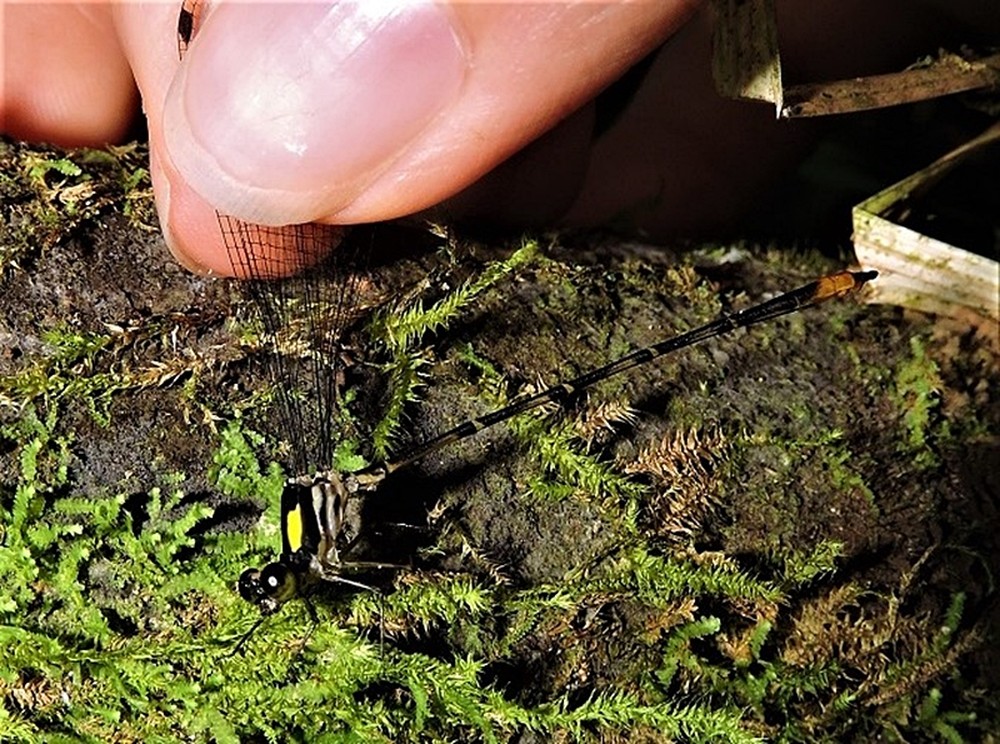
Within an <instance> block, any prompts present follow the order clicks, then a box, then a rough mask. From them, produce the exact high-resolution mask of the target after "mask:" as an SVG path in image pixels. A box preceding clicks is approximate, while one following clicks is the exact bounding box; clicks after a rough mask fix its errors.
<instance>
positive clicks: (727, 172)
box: [2, 0, 926, 273]
mask: <svg viewBox="0 0 1000 744" xmlns="http://www.w3.org/2000/svg"><path fill="white" fill-rule="evenodd" d="M696 5H697V2H696V0H670V1H668V0H662V1H660V2H646V3H636V4H624V3H618V4H615V3H602V4H595V3H580V4H572V3H551V4H550V3H530V4H518V3H508V4H503V3H501V4H478V3H460V2H454V3H450V4H449V3H443V4H428V3H418V2H405V0H401V2H399V3H397V4H396V5H391V4H387V3H360V2H359V3H354V4H350V5H346V4H340V5H330V4H316V3H306V4H295V5H281V4H275V5H261V4H243V3H225V2H221V3H210V0H201V3H200V5H199V6H198V7H199V10H200V19H199V24H198V27H197V29H196V35H195V39H194V41H193V43H192V45H191V47H190V49H189V51H188V53H187V54H186V55H185V58H184V60H183V61H181V60H180V59H179V58H178V52H177V16H178V11H179V9H180V7H179V5H176V6H175V5H174V4H173V3H156V4H138V3H125V4H115V5H102V4H84V5H72V4H66V5H33V6H23V5H7V6H5V9H6V18H5V21H4V36H5V41H6V44H7V47H8V53H7V54H6V55H5V56H6V59H7V61H8V64H7V70H6V81H7V91H6V92H5V94H4V98H3V103H4V105H3V111H2V113H3V114H4V118H5V123H4V129H5V131H8V132H12V133H14V134H16V135H18V136H22V137H27V138H31V139H48V140H51V141H57V142H63V143H70V144H82V143H87V144H94V143H101V142H104V141H110V140H114V139H117V138H119V137H121V136H122V134H123V133H124V132H125V130H126V129H127V126H128V123H129V121H130V120H131V117H132V115H133V111H134V105H135V94H134V87H133V82H132V75H134V78H135V81H136V82H137V84H138V86H139V89H140V90H141V91H142V97H143V104H144V108H145V112H146V115H147V117H148V120H149V136H150V146H151V158H152V168H151V170H152V173H153V180H154V188H155V190H156V198H157V205H158V208H159V210H160V214H161V221H162V223H163V226H164V232H165V235H166V236H167V240H168V244H169V245H170V246H171V249H172V250H173V251H174V252H175V254H176V255H177V256H178V258H179V259H180V260H181V261H182V262H184V263H185V264H186V265H188V266H191V267H193V268H197V269H201V270H210V271H216V272H219V273H228V272H229V263H228V259H227V258H226V254H225V250H224V247H223V246H222V244H221V238H220V236H219V232H218V228H217V225H216V222H215V217H214V209H215V208H218V209H219V210H221V211H223V212H226V213H230V214H234V215H236V216H238V217H241V218H243V219H246V220H248V221H252V222H264V223H274V224H282V223H293V222H303V221H310V220H318V221H326V222H336V223H351V222H362V221H374V220H379V219H388V218H392V217H396V216H400V215H403V214H409V213H412V212H415V211H418V210H421V209H424V208H427V207H430V206H432V205H435V204H439V203H441V202H442V201H445V200H447V201H446V207H448V208H449V209H450V211H451V212H452V213H453V214H474V215H483V216H485V217H487V218H492V219H507V220H516V221H518V222H521V223H526V224H532V223H534V224H538V223H548V224H552V223H553V222H555V221H557V220H558V221H561V222H563V223H569V224H593V223H599V222H605V221H609V220H612V219H619V220H620V219H624V220H625V221H626V222H630V223H631V224H633V225H634V226H635V227H637V228H640V229H644V230H646V231H647V232H651V233H654V234H665V233H670V232H674V233H676V232H687V231H697V230H704V229H705V227H706V226H707V225H716V226H717V225H720V224H725V222H726V221H727V220H731V219H733V218H735V217H736V216H738V215H740V214H742V213H743V212H744V211H746V209H748V208H749V207H750V206H751V205H752V204H753V201H754V197H755V196H756V195H757V194H758V193H759V192H760V190H761V186H762V185H763V184H766V183H767V181H768V180H769V179H770V178H771V177H772V176H773V174H774V173H775V172H778V171H780V170H781V169H782V168H783V167H784V166H786V165H787V164H788V163H790V162H793V161H794V159H795V158H796V157H797V156H798V154H799V153H800V152H801V149H802V147H803V146H804V143H805V142H806V141H807V139H808V138H807V137H806V136H804V134H805V133H803V132H801V131H800V130H801V127H795V126H790V125H789V124H788V123H781V124H776V123H775V122H773V121H772V114H771V112H770V110H768V109H767V108H766V107H762V106H755V105H753V104H746V103H738V102H730V101H723V100H722V99H719V98H718V97H717V96H715V94H714V92H713V91H712V86H711V81H710V78H709V61H708V59H709V51H708V50H709V45H708V25H709V24H708V19H707V17H706V14H700V15H699V16H698V18H697V20H696V21H695V22H692V23H689V24H688V25H687V26H686V27H685V28H684V29H683V31H681V33H679V34H677V36H676V37H675V38H673V39H672V41H671V43H670V44H669V45H667V47H666V48H665V49H664V50H663V51H662V52H661V53H660V54H659V55H658V56H657V58H656V60H655V63H654V64H653V66H652V68H651V69H650V71H649V73H648V74H647V75H646V79H645V82H644V85H643V86H642V88H640V90H639V91H638V92H637V93H636V95H635V96H634V98H633V105H632V107H631V108H630V109H629V110H628V111H627V112H625V114H624V115H623V116H622V117H621V118H620V121H619V122H618V124H617V125H616V126H615V127H614V128H613V129H612V130H611V131H609V132H608V133H607V134H606V135H604V136H602V137H601V138H600V139H599V140H596V141H595V140H594V139H593V137H592V132H593V121H594V109H593V106H586V105H584V104H585V103H586V102H587V101H588V100H590V99H592V98H593V96H594V95H595V94H596V93H597V92H598V91H599V90H601V89H602V88H603V87H604V86H605V85H607V84H608V83H609V82H611V81H612V80H614V79H615V78H616V77H617V76H618V75H620V74H621V73H622V72H623V71H624V70H625V69H627V68H628V67H629V65H631V64H632V63H634V62H635V61H637V60H638V59H640V58H642V57H643V55H645V54H646V53H647V52H649V51H650V50H651V49H653V48H655V47H656V46H657V45H658V44H660V43H661V42H662V41H663V40H665V39H667V38H669V37H671V36H672V35H673V34H674V33H675V32H676V31H677V29H678V28H680V27H681V26H682V25H683V24H684V23H685V22H686V21H687V20H688V19H689V18H690V16H691V14H692V13H694V12H695V10H696V8H695V6H696ZM805 5H806V6H808V10H807V11H805V12H799V13H797V14H796V12H795V8H796V7H801V6H800V5H797V4H795V3H792V2H789V3H788V4H787V6H788V7H787V8H782V9H779V10H783V11H788V12H783V13H782V15H781V22H782V29H783V30H784V29H786V28H790V29H791V31H790V33H788V34H783V38H782V43H783V49H782V51H783V54H785V53H786V51H787V53H788V54H787V56H788V57H789V58H794V56H795V55H796V54H798V55H799V56H801V57H803V58H804V59H807V60H808V59H809V55H808V54H805V53H804V52H803V50H814V54H813V55H812V58H813V62H812V66H813V68H814V69H815V71H816V72H818V73H819V74H827V75H828V76H829V75H836V74H838V73H839V74H845V73H846V74H852V71H853V69H854V68H859V67H862V68H863V66H865V65H870V64H871V63H872V62H873V60H874V61H875V62H878V61H884V60H885V59H894V58H895V57H898V56H900V54H907V53H909V52H908V51H903V50H908V49H909V48H910V47H912V46H913V45H914V43H915V41H916V40H917V39H918V38H919V36H920V29H921V28H923V27H925V26H926V24H920V23H910V24H908V25H905V26H902V27H901V26H899V24H898V23H896V21H898V18H897V16H899V15H900V14H901V13H903V12H907V9H909V11H910V12H911V16H912V15H913V13H912V7H911V6H910V4H909V3H907V2H895V1H893V2H885V3H881V4H879V5H878V6H877V7H872V6H871V5H870V4H868V3H862V2H860V0H837V1H834V0H816V1H815V2H810V3H807V4H805ZM862 12H863V13H865V14H866V17H867V20H866V22H865V23H864V24H861V25H860V26H858V25H857V24H852V21H851V19H852V18H857V17H858V15H859V14H861V13H862ZM831 19H834V20H833V21H831ZM893 23H895V31H894V35H893V37H892V40H891V41H892V43H891V44H890V43H886V42H885V39H884V35H882V34H881V31H880V30H879V29H881V28H884V27H885V26H886V25H891V24H893ZM866 29H873V31H867V30H866ZM865 34H878V35H879V40H878V43H871V42H872V41H873V39H871V38H867V39H866V38H865ZM845 39H849V40H850V43H849V44H845ZM866 42H867V43H866ZM845 59H848V60H849V61H850V62H851V63H852V64H853V67H852V66H851V65H848V66H847V67H846V69H845V68H844V64H843V63H844V60H845ZM816 60H818V62H817V61H816ZM418 63H419V64H418ZM861 71H864V70H863V69H862V70H861ZM25 101H28V102H29V103H27V104H26V103H25ZM31 101H34V102H35V104H34V105H32V104H31V103H30V102H31ZM581 106H583V108H581ZM553 127H554V128H553ZM546 132H547V133H546ZM540 135H541V138H540V139H537V140H536V138H538V137H539V136H540ZM533 140H535V144H534V145H531V146H530V147H528V148H527V149H526V150H522V151H521V153H520V154H519V155H518V156H517V157H515V158H513V159H512V160H509V161H508V162H507V163H505V164H504V165H503V166H501V167H500V168H497V169H495V170H493V171H492V172H490V171H491V169H494V168H495V166H497V165H498V164H500V163H501V162H503V161H504V160H505V158H507V157H508V156H510V155H511V154H513V153H516V152H518V151H519V150H521V148H524V147H525V146H526V145H528V143H530V142H532V141H533ZM487 173H489V175H488V176H487V177H486V178H485V179H482V177H483V176H484V174H487ZM477 179H482V180H479V181H478V182H476V181H477ZM470 184H474V185H471V187H470ZM463 189H465V190H464V191H463Z"/></svg>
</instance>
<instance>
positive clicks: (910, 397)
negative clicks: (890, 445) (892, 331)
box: [893, 336, 948, 467]
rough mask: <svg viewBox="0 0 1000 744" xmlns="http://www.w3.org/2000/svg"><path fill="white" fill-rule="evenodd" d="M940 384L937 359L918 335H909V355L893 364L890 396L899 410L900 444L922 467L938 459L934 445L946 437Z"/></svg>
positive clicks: (929, 465)
mask: <svg viewBox="0 0 1000 744" xmlns="http://www.w3.org/2000/svg"><path fill="white" fill-rule="evenodd" d="M941 385H942V382H941V376H940V373H939V370H938V365H937V363H936V362H935V361H934V360H933V359H931V358H930V357H929V356H928V355H927V351H926V349H925V348H924V344H923V342H922V341H921V340H920V338H918V337H916V336H914V337H913V338H911V339H910V357H909V358H908V359H905V360H903V361H901V362H900V364H899V365H898V366H897V368H896V373H895V391H894V393H893V400H894V402H895V404H896V406H897V407H898V409H899V410H900V411H901V412H902V425H903V427H904V429H905V432H906V439H905V441H904V443H903V446H904V447H905V448H906V450H907V451H908V452H910V453H912V454H913V456H914V457H915V458H916V461H917V463H918V464H919V465H921V466H924V467H932V466H934V465H935V464H936V463H937V454H936V452H935V449H936V445H937V444H938V441H939V440H942V439H946V438H947V437H948V425H947V422H946V421H944V420H942V419H940V418H939V417H938V411H939V406H940V402H941V400H940V393H939V391H940V389H941Z"/></svg>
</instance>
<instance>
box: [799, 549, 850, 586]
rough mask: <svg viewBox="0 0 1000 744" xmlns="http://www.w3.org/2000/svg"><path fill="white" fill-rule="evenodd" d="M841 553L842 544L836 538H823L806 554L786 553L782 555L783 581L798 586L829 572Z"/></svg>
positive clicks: (842, 550)
mask: <svg viewBox="0 0 1000 744" xmlns="http://www.w3.org/2000/svg"><path fill="white" fill-rule="evenodd" d="M843 554H844V545H843V543H839V542H837V541H836V540H823V541H821V542H820V543H819V544H818V545H817V546H816V547H815V548H814V549H813V551H812V552H811V553H808V554H802V553H798V552H790V553H787V554H785V556H784V559H785V571H784V574H785V581H786V582H788V584H789V585H791V586H800V585H803V584H808V583H810V582H812V581H814V580H815V579H817V578H819V577H821V576H824V575H828V574H831V573H833V572H834V571H835V570H836V568H837V559H838V558H840V557H841V556H842V555H843Z"/></svg>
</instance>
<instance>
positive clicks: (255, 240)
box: [178, 0, 877, 614]
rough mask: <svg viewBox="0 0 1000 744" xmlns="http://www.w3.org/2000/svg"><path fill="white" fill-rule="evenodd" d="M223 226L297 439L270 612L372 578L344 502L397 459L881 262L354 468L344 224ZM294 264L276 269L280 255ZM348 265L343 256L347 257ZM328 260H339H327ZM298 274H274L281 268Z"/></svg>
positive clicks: (781, 311)
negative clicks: (341, 358)
mask: <svg viewBox="0 0 1000 744" xmlns="http://www.w3.org/2000/svg"><path fill="white" fill-rule="evenodd" d="M198 15H199V13H198V3H197V0H186V2H185V3H184V5H183V7H182V9H181V13H180V17H179V19H178V44H179V49H180V50H181V53H182V54H183V52H184V50H185V49H186V48H187V45H188V44H189V43H190V42H191V40H192V38H193V35H194V33H195V32H196V29H197V19H198ZM218 219H219V226H220V229H221V231H222V237H223V239H224V241H225V245H226V250H227V251H228V254H229V258H230V261H231V262H232V264H233V267H234V270H235V271H236V273H237V274H238V275H240V276H242V277H245V281H244V284H243V286H244V287H245V289H246V291H247V294H248V296H249V297H250V298H251V300H252V304H253V306H254V307H255V309H256V311H257V313H258V314H259V316H260V320H261V323H262V326H263V328H264V329H265V334H266V336H267V337H268V339H269V340H270V342H271V343H272V345H273V346H274V347H275V349H274V352H275V353H274V356H273V358H272V364H271V365H270V370H271V377H272V381H273V383H274V385H275V389H276V392H277V396H278V402H279V404H280V405H279V409H280V410H281V411H282V413H283V419H284V422H283V426H284V427H285V428H286V431H284V432H283V434H284V435H285V436H286V437H288V439H289V441H290V443H291V457H290V458H289V459H290V463H291V464H292V465H293V466H294V468H295V475H293V476H291V477H289V478H288V479H287V481H286V482H285V486H284V489H283V492H282V497H281V533H282V550H281V554H280V556H279V557H278V559H277V560H276V561H275V562H273V563H271V564H269V565H267V566H265V567H264V568H263V569H262V570H259V569H256V568H251V569H247V570H246V571H244V572H243V574H242V575H241V576H240V579H239V591H240V594H241V595H242V596H243V597H244V598H245V599H247V600H249V601H251V602H253V603H255V604H256V605H257V606H258V607H259V608H260V609H261V611H262V612H263V613H264V614H269V613H272V612H274V611H275V610H277V608H278V607H280V606H281V605H282V604H283V603H284V602H286V601H287V600H289V599H291V598H293V597H295V596H297V595H299V594H300V593H301V592H302V590H303V588H304V587H305V586H306V585H308V584H311V583H315V582H323V581H325V582H332V583H341V584H348V585H353V586H364V585H362V584H360V583H358V582H355V581H353V580H351V579H349V578H347V577H345V576H344V573H345V572H347V571H349V570H351V569H356V568H361V569H366V568H373V567H378V566H380V565H382V564H378V563H357V562H348V561H344V560H342V558H341V550H342V549H343V545H342V544H341V543H342V542H343V537H344V536H343V530H344V525H345V517H346V513H347V506H348V504H349V502H350V499H351V498H352V497H353V496H354V495H355V494H357V493H359V492H365V491H372V490H374V489H375V488H376V487H377V486H378V484H379V483H381V482H382V481H383V480H384V479H385V478H387V477H389V476H390V475H392V474H393V473H394V472H396V471H397V470H399V469H401V468H404V467H406V466H407V465H410V464H412V463H414V462H416V461H418V460H420V459H421V458H424V457H426V456H427V455H429V454H431V453H433V452H435V451H437V450H439V449H441V448H443V447H447V446H449V445H451V444H453V443H455V442H458V441H460V440H463V439H466V438H468V437H472V436H474V435H476V434H477V433H478V432H480V431H482V430H483V429H486V428H488V427H491V426H494V425H496V424H498V423H500V422H502V421H506V420H508V419H510V418H513V417H514V416H517V415H518V414H521V413H525V412H527V411H530V410H532V409H535V408H538V407H539V406H542V405H544V404H546V403H550V402H554V403H565V402H567V401H569V400H570V399H572V398H573V397H574V396H575V395H576V394H578V393H579V392H580V391H582V390H585V389H587V388H589V387H591V386H592V385H594V384H596V383H598V382H601V381H603V380H606V379H608V378H610V377H612V376H614V375H617V374H619V373H622V372H625V371H627V370H630V369H632V368H634V367H637V366H639V365H641V364H646V363H648V362H651V361H653V360H654V359H657V358H658V357H661V356H663V355H665V354H669V353H671V352H674V351H678V350H680V349H683V348H685V347H688V346H692V345H694V344H697V343H700V342H702V341H706V340H708V339H711V338H716V337H718V336H722V335H724V334H727V333H730V332H732V331H735V330H736V329H739V328H745V327H747V326H750V325H754V324H757V323H762V322H765V321H768V320H772V319H774V318H778V317H780V316H783V315H787V314H789V313H794V312H797V311H799V310H802V309H804V308H808V307H812V306H814V305H818V304H820V303H823V302H825V301H827V300H831V299H835V298H840V297H844V296H846V295H848V294H850V293H852V292H854V291H856V290H857V289H859V288H860V287H861V286H863V285H864V284H865V283H866V282H868V281H870V280H872V279H874V278H875V277H876V276H877V272H874V271H859V272H853V271H843V272H840V273H837V274H833V275H831V276H827V277H823V278H820V279H818V280H816V281H814V282H810V283H809V284H806V285H805V286H802V287H799V288H798V289H795V290H793V291H791V292H787V293H785V294H782V295H779V296H778V297H775V298H773V299H771V300H768V301H766V302H762V303H760V304H757V305H754V306H752V307H748V308H746V309H744V310H740V311H738V312H735V313H733V314H729V315H723V316H721V317H719V318H718V319H717V320H715V321H712V322H711V323H707V324H705V325H703V326H700V327H698V328H695V329H693V330H691V331H688V332H686V333H682V334H680V335H677V336H674V337H671V338H668V339H665V340H663V341H660V342H659V343H656V344H653V345H652V346H647V347H645V348H641V349H638V350H636V351H633V352H631V353H629V354H626V355H625V356H623V357H621V358H619V359H616V360H614V361H612V362H610V363H609V364H606V365H604V366H602V367H599V368H597V369H594V370H591V371H590V372H587V373H585V374H583V375H580V376H578V377H576V378H574V379H572V380H569V381H567V382H564V383H561V384H559V385H556V386H553V387H551V388H548V389H546V390H543V391H541V392H538V393H534V394H530V395H526V396H524V397H521V398H518V399H516V400H515V401H514V402H513V403H511V404H510V405H508V406H505V407H503V408H501V409H499V410H496V411H494V412H492V413H489V414H487V415H485V416H481V417H479V418H474V419H470V420H468V421H466V422H465V423H462V424H460V425H459V426H456V427H455V428H453V429H450V430H448V431H446V432H444V433H442V434H440V435H439V436H436V437H433V438H431V439H429V440H427V441H426V442H424V443H423V444H421V445H419V446H417V447H415V448H414V449H413V450H411V451H410V452H409V453H408V454H406V455H404V456H402V457H400V458H399V459H395V460H390V461H386V462H380V463H376V464H374V465H371V466H370V467H368V468H365V469H364V470H361V471H359V472H354V473H348V474H346V475H344V474H341V473H339V472H337V471H336V470H334V469H332V462H333V443H334V441H335V439H336V432H335V431H334V428H333V427H334V423H333V422H334V421H335V420H336V408H337V397H336V386H337V366H338V363H337V360H338V349H337V342H338V340H339V335H340V334H341V332H343V330H344V325H345V324H346V323H347V322H348V321H349V319H350V317H351V310H352V303H353V301H354V298H355V292H356V289H357V287H358V283H359V282H360V281H361V279H360V276H361V275H360V274H359V273H357V272H354V273H347V274H343V273H341V272H339V271H338V272H334V273H336V274H337V276H336V277H335V280H334V281H332V282H328V281H327V279H329V274H330V271H327V272H323V271H320V270H319V269H317V268H316V267H314V266H313V264H315V263H316V257H317V256H322V255H324V254H325V253H327V252H328V250H327V249H328V247H329V243H331V242H333V241H334V240H335V239H336V232H337V231H336V228H332V227H328V226H323V225H290V226H286V227H281V228H271V227H264V226H261V225H253V224H249V223H246V222H242V221H240V220H238V219H235V218H232V217H228V216H225V215H219V217H218ZM276 259H277V260H284V261H285V262H286V264H285V265H284V266H281V267H280V269H279V270H278V271H275V264H274V261H275V260H276ZM340 263H341V265H343V262H340ZM323 265H324V266H325V267H326V268H327V269H330V268H331V267H332V266H333V263H331V262H327V263H326V264H323ZM276 273H277V274H281V275H288V276H291V277H293V278H290V279H275V278H274V276H275V274H276ZM296 338H299V339H300V340H301V339H304V340H305V344H304V346H303V348H302V350H301V353H302V355H303V357H304V359H303V366H304V368H305V369H306V370H307V373H306V377H307V378H308V379H309V381H310V384H311V388H312V390H311V392H310V395H309V398H308V399H307V400H303V399H302V398H301V397H299V396H298V395H297V394H296V391H295V390H294V389H293V386H292V385H291V383H292V382H293V381H292V380H289V379H285V378H284V375H285V374H286V373H287V370H286V368H285V366H284V364H283V363H281V362H280V361H279V357H280V354H279V351H280V347H281V346H282V344H283V343H284V342H287V343H288V344H290V345H293V346H294V344H295V339H296ZM306 409H309V410H310V411H311V412H312V413H314V414H315V415H314V416H313V417H312V418H313V419H314V420H315V421H316V422H317V426H316V427H314V428H315V430H314V431H311V432H307V431H306V429H305V428H303V426H302V422H303V421H306V420H308V419H309V418H310V417H309V416H306V415H305V413H306Z"/></svg>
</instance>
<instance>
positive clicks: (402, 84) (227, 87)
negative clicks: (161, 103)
mask: <svg viewBox="0 0 1000 744" xmlns="http://www.w3.org/2000/svg"><path fill="white" fill-rule="evenodd" d="M467 65H468V61H467V59H466V54H465V51H464V49H463V47H462V44H461V42H460V40H459V38H458V36H457V34H456V32H455V29H454V27H453V25H452V22H451V18H450V16H449V15H448V11H447V9H446V8H445V7H442V6H439V5H437V4H436V3H434V2H429V1H427V2H413V1H412V0H396V1H395V2H393V1H384V0H383V1H376V0H364V2H345V3H336V4H332V5H331V4H329V3H302V4H274V5H271V4H267V5H260V4H247V3H233V4H219V5H218V6H217V7H216V10H215V11H214V12H213V13H212V14H211V17H210V18H209V19H207V20H206V22H205V23H204V24H203V28H202V29H200V30H199V31H198V35H197V37H196V38H195V40H194V43H193V44H192V46H191V47H190V49H189V51H188V55H187V57H186V58H185V61H184V64H183V65H182V66H181V68H180V69H179V71H178V77H177V79H176V80H175V83H174V86H173V87H172V88H171V91H170V93H169V95H168V100H167V103H166V109H165V112H164V123H165V128H166V143H167V149H168V151H169V152H170V155H171V159H172V161H173V163H174V165H175V166H176V167H177V168H178V169H179V171H180V172H181V174H182V175H183V176H184V177H185V179H187V181H188V182H189V183H190V184H191V186H192V187H193V188H195V189H196V190H197V191H198V192H199V193H200V194H201V195H202V196H203V197H205V198H206V199H207V200H208V201H210V202H212V203H213V204H215V205H216V206H217V207H219V208H220V209H221V210H223V211H225V212H229V213H232V214H236V215H238V216H240V217H242V218H243V219H248V220H252V221H257V222H274V221H277V222H286V223H287V222H305V221H309V220H311V219H314V218H316V217H317V216H320V215H319V214H315V213H310V209H311V208H313V209H314V208H316V206H317V204H319V203H322V204H324V205H325V206H324V207H323V208H322V210H321V213H322V211H331V204H333V205H334V206H335V205H336V204H338V203H339V204H348V203H350V202H351V201H353V199H354V198H355V197H356V196H357V195H358V194H359V193H360V192H361V191H362V190H363V189H364V188H365V186H366V185H367V184H368V183H370V182H371V181H373V180H374V179H375V178H376V177H377V176H378V175H379V174H380V173H381V171H382V170H383V169H384V167H385V166H386V165H388V164H389V163H391V162H392V161H393V160H394V159H395V158H396V157H397V156H398V155H399V154H400V153H401V152H402V151H403V150H404V149H405V148H406V146H407V145H408V144H409V143H410V142H412V141H413V140H414V138H416V137H417V136H418V135H419V134H420V133H421V132H422V131H423V130H424V129H425V128H426V127H427V125H428V124H429V123H430V122H431V121H433V119H434V118H435V117H436V116H437V115H438V114H440V113H441V112H442V111H443V110H445V109H446V108H448V106H449V104H450V103H451V102H452V101H453V100H454V99H455V97H456V96H457V94H458V92H459V89H460V87H461V84H462V80H463V78H464V75H465V71H466V69H467ZM296 195H311V197H312V198H307V200H306V201H305V202H303V201H302V199H298V200H296V198H295V197H296ZM296 201H298V204H297V205H296ZM310 202H312V207H310ZM273 211H277V212H279V214H271V212H273ZM269 217H270V218H271V219H268V218H269Z"/></svg>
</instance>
